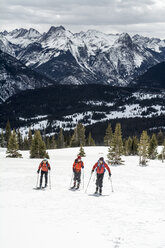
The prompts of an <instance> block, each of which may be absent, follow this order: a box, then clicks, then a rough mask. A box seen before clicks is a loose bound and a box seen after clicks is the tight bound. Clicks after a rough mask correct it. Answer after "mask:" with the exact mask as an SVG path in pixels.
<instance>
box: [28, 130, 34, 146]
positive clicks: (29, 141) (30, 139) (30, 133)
mask: <svg viewBox="0 0 165 248" xmlns="http://www.w3.org/2000/svg"><path fill="white" fill-rule="evenodd" d="M32 140H33V136H32V131H31V129H30V128H29V132H28V143H29V149H30V148H31V145H32Z"/></svg>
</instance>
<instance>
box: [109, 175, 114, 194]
mask: <svg viewBox="0 0 165 248" xmlns="http://www.w3.org/2000/svg"><path fill="white" fill-rule="evenodd" d="M109 180H110V182H111V189H112V192H114V190H113V185H112V178H111V177H109Z"/></svg>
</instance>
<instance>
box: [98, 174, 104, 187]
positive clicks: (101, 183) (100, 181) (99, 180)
mask: <svg viewBox="0 0 165 248" xmlns="http://www.w3.org/2000/svg"><path fill="white" fill-rule="evenodd" d="M103 177H104V173H103V174H97V179H96V187H97V188H98V187H100V188H102V187H103Z"/></svg>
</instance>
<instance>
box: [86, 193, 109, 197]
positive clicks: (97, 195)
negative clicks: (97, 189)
mask: <svg viewBox="0 0 165 248" xmlns="http://www.w3.org/2000/svg"><path fill="white" fill-rule="evenodd" d="M88 195H89V196H95V197H102V196H109V195H103V194H102V195H100V194H99V193H98V194H95V193H94V194H88Z"/></svg>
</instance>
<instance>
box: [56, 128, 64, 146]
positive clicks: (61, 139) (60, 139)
mask: <svg viewBox="0 0 165 248" xmlns="http://www.w3.org/2000/svg"><path fill="white" fill-rule="evenodd" d="M64 147H65V141H64V135H63V129H62V128H61V129H60V132H59V134H58V138H57V148H64Z"/></svg>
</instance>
